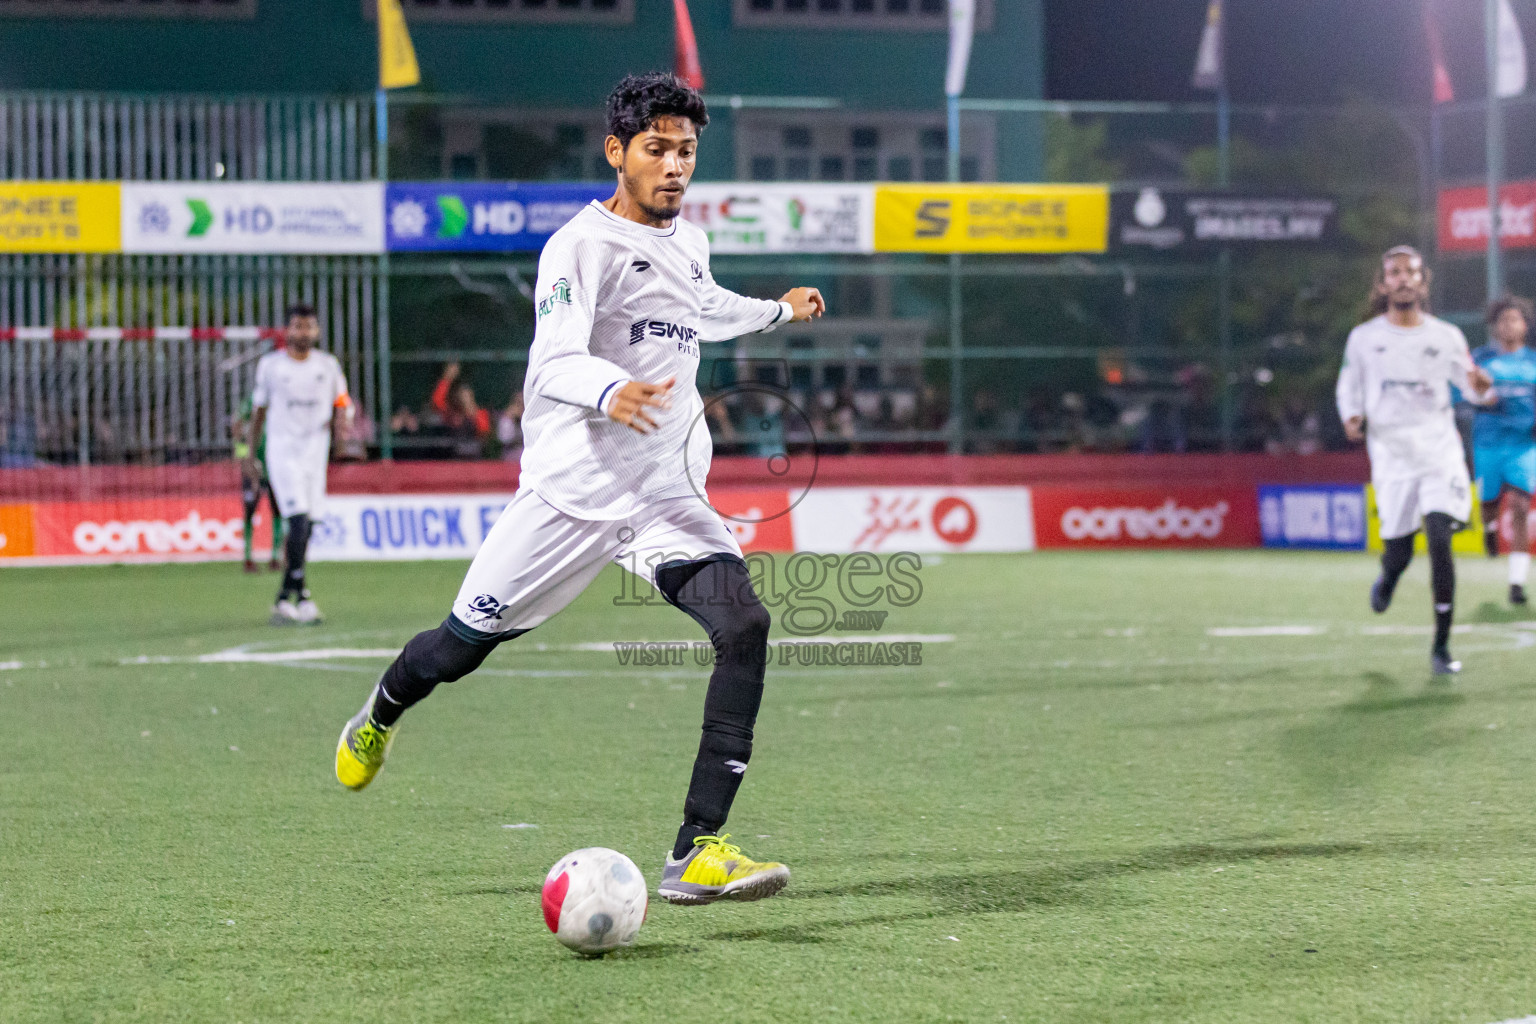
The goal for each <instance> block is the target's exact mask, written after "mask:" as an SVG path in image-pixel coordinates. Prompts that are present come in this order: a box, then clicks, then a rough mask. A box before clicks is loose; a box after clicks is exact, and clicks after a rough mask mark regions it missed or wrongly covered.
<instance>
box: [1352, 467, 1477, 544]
mask: <svg viewBox="0 0 1536 1024" xmlns="http://www.w3.org/2000/svg"><path fill="white" fill-rule="evenodd" d="M1374 487H1375V490H1376V509H1377V511H1378V513H1379V514H1380V516H1381V539H1382V540H1391V539H1392V538H1394V537H1406V536H1408V535H1409V534H1410V533H1413V532H1414V531H1416V530H1418V529H1419V521H1420V520H1422V519H1423V518H1424V517H1425V516H1427V515H1429V514H1430V513H1431V512H1443V513H1445V514H1446V515H1448V516H1450V517H1451V518H1452V519H1454V520H1456V521H1457V522H1458V523H1467V522H1470V521H1471V519H1472V481H1471V479H1470V478H1469V477H1468V476H1467V466H1466V463H1459V464H1458V465H1456V466H1447V467H1446V468H1445V469H1444V470H1442V471H1440V472H1438V473H1425V474H1423V475H1421V476H1413V477H1405V478H1402V479H1398V480H1385V481H1381V482H1375V483H1374Z"/></svg>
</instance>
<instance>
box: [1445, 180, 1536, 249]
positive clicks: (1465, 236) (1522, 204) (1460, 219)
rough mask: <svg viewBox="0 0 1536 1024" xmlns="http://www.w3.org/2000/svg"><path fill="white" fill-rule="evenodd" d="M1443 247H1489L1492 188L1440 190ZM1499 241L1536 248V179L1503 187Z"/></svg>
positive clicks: (1500, 191) (1500, 197) (1508, 246)
mask: <svg viewBox="0 0 1536 1024" xmlns="http://www.w3.org/2000/svg"><path fill="white" fill-rule="evenodd" d="M1439 220H1440V251H1441V252H1452V253H1455V252H1465V253H1480V252H1484V251H1486V250H1487V248H1488V228H1489V224H1490V223H1491V220H1492V218H1491V217H1489V215H1488V190H1487V189H1486V188H1484V187H1483V186H1481V185H1474V186H1471V187H1468V188H1447V189H1441V191H1440V217H1439ZM1499 241H1500V242H1501V243H1502V244H1503V245H1504V247H1505V248H1509V249H1530V248H1536V181H1511V182H1508V183H1506V184H1505V185H1504V186H1503V187H1502V188H1501V189H1499Z"/></svg>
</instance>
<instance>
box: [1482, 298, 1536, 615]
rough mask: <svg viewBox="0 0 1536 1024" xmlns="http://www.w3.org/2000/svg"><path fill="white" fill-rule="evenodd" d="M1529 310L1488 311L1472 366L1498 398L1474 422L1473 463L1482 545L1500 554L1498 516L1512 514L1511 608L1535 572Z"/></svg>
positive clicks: (1519, 302) (1524, 305)
mask: <svg viewBox="0 0 1536 1024" xmlns="http://www.w3.org/2000/svg"><path fill="white" fill-rule="evenodd" d="M1531 319H1532V312H1531V302H1530V300H1529V299H1522V298H1520V297H1518V296H1514V295H1507V296H1505V297H1504V298H1502V299H1499V300H1497V301H1496V302H1494V303H1493V304H1492V305H1490V306H1489V307H1488V334H1489V338H1490V339H1491V340H1490V341H1489V342H1488V344H1486V345H1483V346H1481V347H1480V348H1478V349H1477V351H1475V352H1473V353H1472V358H1473V359H1474V360H1476V362H1477V365H1479V366H1481V367H1482V368H1483V369H1484V370H1485V371H1487V373H1488V375H1489V376H1490V377H1492V378H1493V391H1492V393H1491V394H1490V395H1489V397H1488V398H1487V399H1485V400H1484V402H1483V403H1481V404H1479V405H1478V406H1477V415H1476V418H1475V419H1474V420H1473V421H1472V463H1473V467H1474V468H1475V470H1476V471H1477V493H1478V496H1479V499H1480V500H1481V501H1482V503H1483V530H1484V533H1483V540H1484V542H1485V543H1486V544H1487V546H1488V555H1489V557H1494V556H1497V555H1498V553H1499V513H1500V503H1501V501H1502V503H1503V506H1504V509H1505V510H1507V511H1508V512H1509V517H1510V524H1509V537H1510V549H1509V600H1510V603H1511V604H1517V605H1523V604H1525V603H1526V596H1525V580H1526V577H1527V575H1528V574H1529V573H1530V569H1531V546H1530V534H1529V531H1528V530H1527V528H1526V520H1527V517H1528V516H1529V515H1530V512H1531V491H1532V488H1533V487H1536V353H1533V352H1532V351H1531V350H1530V348H1528V347H1527V346H1526V344H1525V336H1526V332H1527V331H1528V330H1529V328H1530V323H1531Z"/></svg>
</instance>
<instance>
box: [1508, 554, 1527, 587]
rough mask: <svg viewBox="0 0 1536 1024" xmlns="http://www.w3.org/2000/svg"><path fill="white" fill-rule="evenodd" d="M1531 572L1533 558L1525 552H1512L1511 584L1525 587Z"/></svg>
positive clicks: (1510, 559)
mask: <svg viewBox="0 0 1536 1024" xmlns="http://www.w3.org/2000/svg"><path fill="white" fill-rule="evenodd" d="M1530 572H1531V556H1530V554H1529V553H1528V552H1525V551H1511V552H1510V553H1509V582H1510V583H1511V584H1518V585H1519V586H1522V587H1523V586H1525V578H1526V577H1527V576H1528V575H1530Z"/></svg>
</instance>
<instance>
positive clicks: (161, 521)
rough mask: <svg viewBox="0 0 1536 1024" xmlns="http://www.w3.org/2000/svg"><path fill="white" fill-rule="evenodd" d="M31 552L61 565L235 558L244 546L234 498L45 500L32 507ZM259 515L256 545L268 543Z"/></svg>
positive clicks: (263, 547) (265, 526)
mask: <svg viewBox="0 0 1536 1024" xmlns="http://www.w3.org/2000/svg"><path fill="white" fill-rule="evenodd" d="M32 510H33V525H34V537H33V550H32V554H33V555H34V556H36V557H38V558H47V559H58V560H60V561H81V562H115V561H139V560H143V561H155V562H169V561H198V560H206V559H227V558H238V557H239V556H240V552H241V547H242V538H241V529H240V520H241V510H240V498H239V496H238V495H229V496H203V497H184V498H139V499H129V500H122V501H47V502H39V503H37V504H36V505H33V506H32ZM265 520H266V517H265V516H261V515H258V521H257V524H256V526H257V531H256V546H257V548H258V549H259V550H263V551H264V550H266V549H267V547H268V545H269V544H270V543H271V540H270V538H271V524H270V523H268V522H266V521H265Z"/></svg>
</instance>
